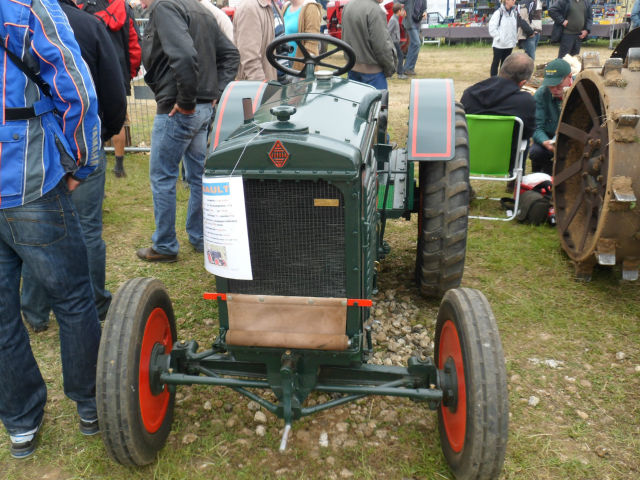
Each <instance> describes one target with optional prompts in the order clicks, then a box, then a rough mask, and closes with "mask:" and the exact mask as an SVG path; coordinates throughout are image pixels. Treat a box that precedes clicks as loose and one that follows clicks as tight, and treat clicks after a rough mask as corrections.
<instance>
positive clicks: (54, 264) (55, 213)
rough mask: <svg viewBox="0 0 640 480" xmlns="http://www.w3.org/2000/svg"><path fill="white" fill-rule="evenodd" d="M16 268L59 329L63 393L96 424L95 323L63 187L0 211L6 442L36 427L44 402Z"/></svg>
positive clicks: (81, 247) (0, 400)
mask: <svg viewBox="0 0 640 480" xmlns="http://www.w3.org/2000/svg"><path fill="white" fill-rule="evenodd" d="M23 264H24V265H27V266H28V268H29V269H30V270H31V271H32V272H33V274H34V276H36V277H37V278H38V281H39V282H40V285H41V287H42V288H43V289H44V290H45V291H46V293H47V294H48V295H49V297H50V298H51V300H52V307H53V311H54V313H55V314H56V317H57V319H58V324H59V325H60V354H61V357H62V374H63V378H64V392H65V394H66V395H67V396H68V397H69V398H70V399H71V400H74V401H75V402H76V404H77V409H78V413H79V414H80V416H81V417H82V418H85V419H92V418H96V401H95V386H96V363H97V357H98V346H99V344H100V324H99V323H98V313H97V311H96V306H95V302H94V301H93V292H92V291H91V281H90V280H89V268H88V266H87V249H86V246H85V243H84V239H83V236H82V230H81V228H80V223H79V222H78V216H77V214H76V210H75V207H74V205H73V202H72V201H71V194H70V193H69V191H68V190H67V187H66V184H65V182H64V180H63V181H60V183H58V185H57V186H56V187H55V188H54V189H53V190H51V191H50V192H48V193H46V194H45V195H44V196H42V197H41V198H39V199H38V200H35V201H33V202H30V203H28V204H26V205H23V206H20V207H15V208H5V209H0V365H1V366H2V367H1V368H0V386H1V388H0V419H1V420H2V423H4V426H5V427H6V429H7V430H8V431H9V433H10V434H12V435H15V434H19V433H23V432H26V431H29V430H32V429H34V428H35V427H36V426H38V425H39V424H40V421H41V420H42V416H43V414H44V405H45V402H46V398H47V388H46V386H45V383H44V381H43V379H42V376H41V375H40V370H38V365H37V364H36V361H35V358H34V357H33V352H32V351H31V345H30V344H29V337H28V335H27V330H26V328H25V326H24V324H23V323H22V320H21V318H20V270H21V269H22V265H23Z"/></svg>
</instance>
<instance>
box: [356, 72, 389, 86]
mask: <svg viewBox="0 0 640 480" xmlns="http://www.w3.org/2000/svg"><path fill="white" fill-rule="evenodd" d="M347 78H348V79H349V80H355V81H356V82H360V83H366V84H367V85H371V86H372V87H376V88H377V89H378V90H387V87H388V85H387V79H386V78H385V76H384V73H382V72H379V73H360V72H354V71H353V70H351V71H350V72H349V73H348V74H347Z"/></svg>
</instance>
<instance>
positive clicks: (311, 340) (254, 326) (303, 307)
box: [226, 294, 349, 350]
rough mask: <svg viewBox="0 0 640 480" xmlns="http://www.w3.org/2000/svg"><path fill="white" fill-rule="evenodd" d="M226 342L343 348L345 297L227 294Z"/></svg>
mask: <svg viewBox="0 0 640 480" xmlns="http://www.w3.org/2000/svg"><path fill="white" fill-rule="evenodd" d="M227 310H228V312H229V330H227V335H226V343H227V344H228V345H237V346H247V347H275V348H299V349H312V350H346V349H347V348H348V346H349V339H348V337H347V335H346V321H347V299H346V298H322V297H285V296H276V295H243V294H227Z"/></svg>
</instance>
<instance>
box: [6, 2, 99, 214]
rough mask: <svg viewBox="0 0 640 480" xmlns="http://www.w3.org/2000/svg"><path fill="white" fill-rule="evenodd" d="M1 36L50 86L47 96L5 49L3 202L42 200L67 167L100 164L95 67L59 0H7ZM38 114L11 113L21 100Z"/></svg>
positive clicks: (76, 169) (83, 171)
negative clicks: (83, 52) (19, 115)
mask: <svg viewBox="0 0 640 480" xmlns="http://www.w3.org/2000/svg"><path fill="white" fill-rule="evenodd" d="M0 36H1V37H2V39H0V41H3V42H4V45H5V47H6V48H7V49H8V50H9V51H11V52H12V53H14V54H15V55H16V56H18V57H19V58H21V59H22V60H23V62H24V63H26V64H27V65H29V66H30V68H31V70H34V71H36V72H37V71H39V75H40V77H41V78H42V79H43V80H44V82H45V83H47V84H48V85H49V86H50V92H51V97H48V96H46V95H45V94H44V93H43V92H42V91H41V90H40V88H39V87H38V86H37V85H36V84H35V83H34V82H33V81H32V80H30V79H29V78H28V77H27V75H26V74H24V73H23V72H22V70H20V68H19V67H18V66H17V65H15V63H14V62H13V61H12V60H11V59H10V58H9V57H8V56H7V55H6V54H5V52H4V51H3V50H0V72H2V73H0V76H1V77H2V78H1V82H0V115H1V118H0V209H2V208H10V207H16V206H20V205H23V204H25V203H28V202H31V201H34V200H37V199H38V198H40V197H41V196H42V195H44V194H45V193H47V192H48V191H49V190H51V189H52V188H53V187H55V186H56V185H57V184H58V182H59V181H60V179H61V178H62V177H63V176H65V175H66V174H67V173H69V174H71V175H73V176H74V177H75V178H77V179H78V180H82V179H84V178H86V177H87V175H89V174H90V173H91V172H92V171H93V170H94V169H95V167H96V166H97V164H98V159H99V149H100V119H99V118H98V102H97V99H96V92H95V89H94V86H93V81H92V79H91V74H90V73H89V70H88V68H87V65H86V64H85V62H84V60H82V57H81V56H80V49H79V47H78V44H77V43H76V41H75V39H74V36H73V31H72V30H71V27H70V26H69V22H68V21H67V17H66V16H65V15H64V13H63V12H62V10H61V9H60V6H59V5H58V2H57V0H19V1H18V0H2V1H1V2H0ZM29 107H34V108H35V110H36V114H37V116H35V117H32V118H28V119H21V120H11V119H10V118H11V117H12V115H14V114H15V112H16V111H15V110H12V109H17V108H29Z"/></svg>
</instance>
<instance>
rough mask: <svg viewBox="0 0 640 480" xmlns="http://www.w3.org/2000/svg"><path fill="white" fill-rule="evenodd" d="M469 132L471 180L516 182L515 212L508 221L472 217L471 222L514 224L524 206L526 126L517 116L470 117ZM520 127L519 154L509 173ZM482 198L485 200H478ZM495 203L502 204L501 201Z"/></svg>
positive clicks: (518, 138) (468, 122) (486, 217)
mask: <svg viewBox="0 0 640 480" xmlns="http://www.w3.org/2000/svg"><path fill="white" fill-rule="evenodd" d="M466 117H467V126H468V129H469V180H489V181H498V182H511V181H514V182H515V188H514V190H513V196H514V208H513V211H511V213H510V214H509V212H507V216H506V218H505V217H489V216H474V215H469V218H479V219H482V220H504V221H509V220H513V219H514V218H515V217H516V214H517V212H518V205H519V202H520V184H521V183H522V172H523V163H524V162H523V160H524V153H525V151H526V150H527V141H526V140H522V130H523V123H522V120H520V118H518V117H515V116H500V115H470V114H469V115H467V116H466ZM515 123H517V124H518V137H517V140H516V141H517V142H518V143H517V145H518V149H517V154H516V161H515V163H514V168H513V173H512V174H510V173H509V163H510V160H511V142H512V140H513V127H514V125H515ZM478 198H482V197H478ZM491 200H497V201H500V199H499V198H491Z"/></svg>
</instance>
